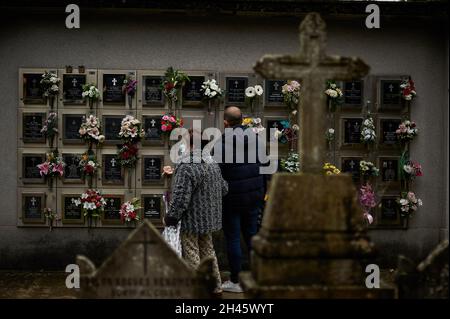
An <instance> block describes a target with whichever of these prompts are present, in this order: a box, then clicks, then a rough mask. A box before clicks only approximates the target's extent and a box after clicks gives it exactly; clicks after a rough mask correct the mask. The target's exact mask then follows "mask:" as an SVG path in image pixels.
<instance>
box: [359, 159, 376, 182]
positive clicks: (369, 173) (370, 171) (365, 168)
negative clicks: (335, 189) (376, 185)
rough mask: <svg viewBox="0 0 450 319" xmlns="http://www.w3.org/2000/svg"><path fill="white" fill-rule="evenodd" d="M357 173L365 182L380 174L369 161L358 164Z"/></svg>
mask: <svg viewBox="0 0 450 319" xmlns="http://www.w3.org/2000/svg"><path fill="white" fill-rule="evenodd" d="M359 172H360V174H361V176H362V179H363V180H364V181H365V182H367V181H368V179H370V177H376V176H378V175H379V174H380V170H379V169H378V168H377V167H376V166H375V164H374V163H372V162H369V161H360V162H359Z"/></svg>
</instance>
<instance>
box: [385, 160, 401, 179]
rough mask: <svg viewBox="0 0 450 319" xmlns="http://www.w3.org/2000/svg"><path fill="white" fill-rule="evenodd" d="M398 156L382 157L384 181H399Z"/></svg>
mask: <svg viewBox="0 0 450 319" xmlns="http://www.w3.org/2000/svg"><path fill="white" fill-rule="evenodd" d="M398 165H399V160H398V158H380V175H381V180H382V181H383V182H384V183H389V182H398V180H399V176H398V168H399V167H398Z"/></svg>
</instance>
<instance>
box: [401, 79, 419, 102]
mask: <svg viewBox="0 0 450 319" xmlns="http://www.w3.org/2000/svg"><path fill="white" fill-rule="evenodd" d="M400 89H401V93H402V98H403V99H404V100H405V101H411V100H412V99H414V98H415V97H416V96H417V92H416V87H415V85H414V82H413V80H412V79H411V77H408V79H405V80H404V81H403V82H402V83H401V84H400Z"/></svg>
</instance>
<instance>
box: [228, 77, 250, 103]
mask: <svg viewBox="0 0 450 319" xmlns="http://www.w3.org/2000/svg"><path fill="white" fill-rule="evenodd" d="M247 86H248V78H246V77H227V78H226V94H227V101H228V103H229V104H231V103H238V104H243V103H245V89H246V88H247Z"/></svg>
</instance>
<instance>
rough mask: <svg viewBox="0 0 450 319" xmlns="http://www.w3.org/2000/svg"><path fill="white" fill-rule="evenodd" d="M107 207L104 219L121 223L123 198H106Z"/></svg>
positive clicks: (109, 196)
mask: <svg viewBox="0 0 450 319" xmlns="http://www.w3.org/2000/svg"><path fill="white" fill-rule="evenodd" d="M104 198H105V201H106V205H105V208H104V211H103V218H104V219H105V220H109V221H120V213H119V211H120V206H121V205H122V202H123V199H122V197H121V196H112V195H108V196H104Z"/></svg>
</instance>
